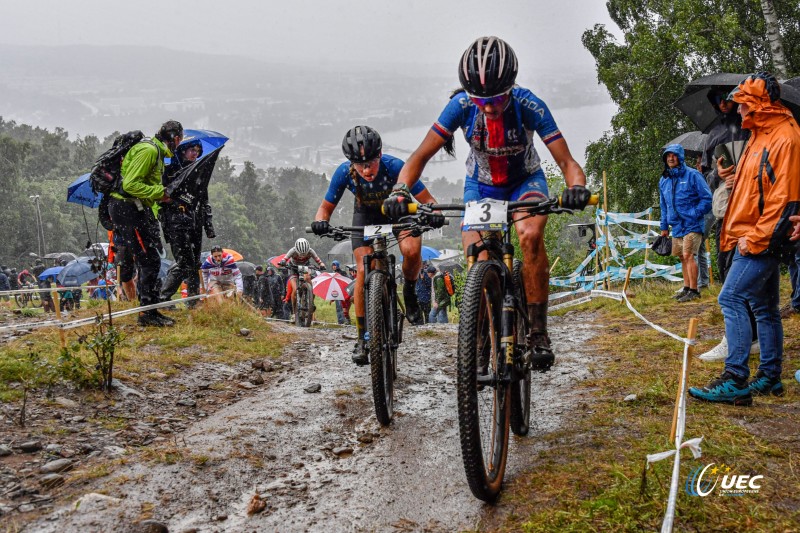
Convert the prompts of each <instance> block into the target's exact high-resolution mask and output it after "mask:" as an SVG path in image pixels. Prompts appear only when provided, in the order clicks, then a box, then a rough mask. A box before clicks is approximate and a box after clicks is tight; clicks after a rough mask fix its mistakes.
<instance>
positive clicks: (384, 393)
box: [306, 219, 433, 426]
mask: <svg viewBox="0 0 800 533" xmlns="http://www.w3.org/2000/svg"><path fill="white" fill-rule="evenodd" d="M430 229H433V228H431V227H430V226H427V225H426V224H425V222H424V220H419V219H417V220H413V221H411V222H401V223H398V224H383V225H373V226H339V227H331V229H330V232H329V233H328V234H327V235H323V236H324V237H329V238H332V239H333V240H335V241H343V240H345V239H349V238H350V235H351V233H353V232H359V233H360V232H362V231H363V232H364V236H365V237H366V238H370V239H374V240H373V244H372V249H373V252H372V253H371V254H367V255H365V256H364V305H365V307H366V332H365V335H364V340H365V341H366V342H367V349H368V351H369V364H370V374H371V378H372V397H373V399H374V401H375V416H376V418H377V419H378V422H379V423H380V424H381V425H384V426H387V425H389V424H390V423H391V421H392V417H393V416H394V382H395V379H397V348H398V346H399V345H400V343H401V342H403V319H404V318H405V307H404V306H403V305H402V303H401V302H400V301H399V300H398V298H397V280H396V279H395V276H394V272H395V265H396V263H397V259H396V258H395V256H394V254H392V253H389V248H390V246H391V245H390V241H392V240H397V237H395V236H394V235H395V234H396V233H399V232H401V231H406V230H411V232H412V234H420V235H421V234H422V233H423V232H425V231H428V230H430ZM306 232H307V233H312V231H311V228H306Z"/></svg>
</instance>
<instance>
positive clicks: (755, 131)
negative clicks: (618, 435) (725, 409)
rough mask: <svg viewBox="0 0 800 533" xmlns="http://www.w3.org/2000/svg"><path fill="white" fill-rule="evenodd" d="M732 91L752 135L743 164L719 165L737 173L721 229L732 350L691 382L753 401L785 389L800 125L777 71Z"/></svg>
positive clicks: (698, 394)
mask: <svg viewBox="0 0 800 533" xmlns="http://www.w3.org/2000/svg"><path fill="white" fill-rule="evenodd" d="M731 95H732V97H733V100H734V101H735V102H736V103H738V104H739V114H740V115H741V116H742V127H743V128H745V129H748V130H750V140H749V141H748V143H747V148H745V151H744V153H743V154H742V157H741V158H740V160H739V164H738V165H737V167H736V169H735V171H734V170H733V169H729V168H728V169H725V168H721V165H719V164H718V169H717V170H718V172H719V174H720V177H721V178H722V179H727V178H728V177H730V175H731V173H733V180H734V182H733V189H732V190H731V196H730V199H729V202H728V209H727V211H726V212H725V223H724V225H723V227H722V234H721V236H720V241H721V242H720V249H721V250H722V251H725V252H731V265H730V268H729V269H728V275H727V277H726V278H725V284H724V285H723V286H722V291H721V292H720V294H719V304H720V307H722V314H723V316H724V318H725V335H726V337H727V339H728V357H727V358H726V359H725V370H724V371H723V373H722V375H720V376H719V377H718V378H716V379H714V380H712V381H711V383H709V384H708V385H706V386H705V387H692V388H690V389H689V394H690V395H691V396H693V397H694V398H697V399H699V400H704V401H708V402H718V403H729V404H733V405H750V404H751V403H752V402H753V398H752V396H753V395H754V394H760V395H769V394H774V395H776V396H780V395H782V394H783V393H784V388H783V384H782V383H781V373H782V370H783V369H782V363H783V325H782V323H781V317H780V311H779V309H778V302H779V282H780V262H781V260H782V259H783V258H785V257H786V256H787V255H789V254H793V253H795V252H796V243H795V242H793V241H791V240H790V239H791V238H795V239H796V238H797V237H798V231H797V229H798V228H797V225H796V224H797V220H798V219H797V218H796V217H797V216H798V214H800V172H798V169H800V130H798V125H797V121H796V120H795V118H794V117H793V116H792V112H791V111H790V110H789V109H787V108H786V107H785V106H784V105H783V104H782V103H781V102H780V101H779V98H780V95H781V87H780V85H779V84H778V82H777V80H776V79H775V77H774V76H772V75H771V74H769V73H766V72H759V73H758V74H753V75H751V76H749V77H748V78H747V79H745V80H744V81H743V82H742V83H740V84H739V86H738V87H737V88H736V89H734V91H733V92H732V94H731ZM793 224H795V228H794V230H795V231H794V232H793V231H792V225H793ZM748 307H750V308H751V309H752V310H753V313H754V314H755V317H756V324H757V328H758V341H759V347H760V349H761V361H760V363H759V365H758V372H757V373H756V375H755V378H754V379H752V380H750V381H749V382H748V378H749V377H750V366H749V364H748V362H749V361H748V360H749V356H750V341H751V339H752V331H751V326H750V320H749V319H748V317H747V308H748Z"/></svg>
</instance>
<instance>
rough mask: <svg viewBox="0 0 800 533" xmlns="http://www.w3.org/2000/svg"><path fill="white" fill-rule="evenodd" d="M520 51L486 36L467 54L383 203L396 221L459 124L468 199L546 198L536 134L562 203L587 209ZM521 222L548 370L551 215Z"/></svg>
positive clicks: (538, 362)
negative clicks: (552, 165)
mask: <svg viewBox="0 0 800 533" xmlns="http://www.w3.org/2000/svg"><path fill="white" fill-rule="evenodd" d="M517 70H518V64H517V56H516V54H515V53H514V50H513V49H512V48H511V47H510V46H509V45H508V43H506V42H505V41H503V40H502V39H499V38H497V37H481V38H479V39H477V40H476V41H475V42H473V43H472V44H471V45H470V46H469V48H467V49H466V51H464V54H463V55H462V56H461V61H459V64H458V79H459V81H460V83H461V90H458V91H456V92H455V93H454V94H453V95H452V96H451V99H450V102H449V103H448V104H447V106H445V108H444V110H443V111H442V113H441V115H440V116H439V119H438V120H437V121H436V122H435V123H434V124H433V126H432V127H431V129H430V130H429V131H428V134H427V136H426V137H425V139H424V140H423V141H422V144H420V145H419V147H418V148H417V149H416V150H415V151H414V153H413V154H411V156H410V157H409V158H408V161H407V162H406V165H405V166H404V167H403V170H402V172H400V177H399V178H398V183H397V186H396V187H395V190H394V191H393V192H392V195H391V196H390V197H389V198H388V199H387V200H386V203H385V204H384V208H385V210H386V212H387V214H389V215H390V216H391V217H392V218H393V219H397V218H399V217H401V216H404V215H406V214H407V213H408V207H407V206H408V204H409V202H410V198H409V195H408V188H409V187H413V186H414V184H415V183H416V182H417V180H418V179H419V177H420V175H421V174H422V171H423V170H424V168H425V165H426V164H427V163H428V161H430V160H431V158H432V157H433V156H434V155H435V154H436V153H437V152H438V151H439V150H440V149H441V148H445V150H446V151H448V152H449V153H451V154H452V153H453V135H454V133H455V131H456V130H458V129H461V130H462V131H463V133H464V136H465V138H466V140H467V143H469V145H470V153H469V156H468V157H467V163H466V166H467V176H466V181H465V184H464V201H465V202H468V201H474V200H480V199H483V198H493V199H497V200H507V201H518V200H534V199H537V198H541V199H545V198H547V197H548V194H549V193H548V190H547V179H546V177H545V174H544V171H543V170H542V166H541V162H540V159H539V154H537V153H536V148H535V147H534V145H533V135H534V133H536V134H537V135H539V137H540V138H541V139H542V141H543V142H544V144H545V146H546V147H547V149H548V150H549V151H550V154H551V155H552V156H553V159H554V160H555V161H556V163H557V164H558V166H559V168H560V169H561V172H562V173H563V174H564V179H565V181H566V183H567V185H568V188H567V189H565V190H564V193H563V195H562V205H563V206H564V207H566V208H569V209H583V208H584V207H586V205H587V203H588V201H589V197H590V196H591V195H590V193H589V191H588V190H587V189H586V187H585V185H586V176H585V175H584V173H583V170H582V169H581V167H580V165H579V164H578V163H577V162H576V161H575V159H574V158H573V157H572V154H571V153H570V151H569V147H568V146H567V142H566V140H564V136H563V135H562V134H561V131H560V130H559V129H558V126H556V123H555V120H554V119H553V116H552V115H551V114H550V110H549V109H548V108H547V105H546V104H545V103H544V102H543V101H542V100H541V99H540V98H539V97H537V96H536V95H535V94H533V93H532V92H531V91H530V90H528V89H525V88H522V87H519V86H517V85H515V81H516V78H517ZM525 217H526V215H525V214H522V213H520V214H519V215H518V217H517V220H516V224H515V227H516V230H517V233H518V234H519V240H520V249H521V250H522V254H523V277H524V279H525V293H526V296H527V300H528V302H529V303H528V316H529V317H530V319H531V335H530V336H529V338H528V343H529V345H530V346H531V348H532V349H533V352H534V357H533V363H534V367H535V368H537V369H539V370H546V369H548V368H549V367H550V366H551V365H552V364H553V360H554V356H553V351H552V349H551V347H550V338H549V337H548V335H547V298H548V286H549V267H548V261H547V252H546V251H545V248H544V226H545V223H546V222H547V217H544V216H536V217H528V218H525ZM479 239H480V235H479V234H478V232H475V231H469V232H464V233H462V243H463V245H464V250H465V251H466V250H467V249H468V247H469V245H471V244H473V243H475V242H478V240H479Z"/></svg>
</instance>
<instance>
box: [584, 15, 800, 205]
mask: <svg viewBox="0 0 800 533" xmlns="http://www.w3.org/2000/svg"><path fill="white" fill-rule="evenodd" d="M606 5H607V7H608V12H609V15H610V16H611V19H612V20H613V21H614V22H615V23H616V24H617V26H619V28H620V30H621V31H622V33H623V40H622V41H619V40H617V39H616V38H615V36H614V35H613V34H612V33H611V32H610V31H609V30H608V29H607V28H606V27H605V26H603V25H601V24H598V25H595V26H594V28H592V29H591V30H587V31H586V32H585V33H584V34H583V44H584V46H585V47H586V48H587V49H588V50H589V51H590V52H591V54H592V55H593V56H594V58H595V61H596V64H597V77H598V81H599V82H600V83H602V84H603V85H605V86H606V88H607V89H608V92H609V94H610V96H611V99H612V100H613V101H614V102H615V103H616V104H617V105H618V106H619V111H618V113H617V114H616V115H615V116H614V118H613V119H612V122H611V129H610V130H609V131H607V132H606V133H605V134H604V135H603V137H602V138H601V139H600V140H598V141H596V142H594V143H592V144H590V145H589V147H588V149H587V163H586V168H587V170H588V173H589V174H591V175H593V176H594V177H595V179H596V180H597V179H598V178H599V177H600V176H601V175H602V172H603V171H606V172H607V175H608V186H609V201H610V202H611V206H610V207H611V208H613V209H617V210H623V211H636V210H639V209H643V208H646V207H649V206H653V205H658V201H657V199H658V178H659V176H660V174H661V171H662V168H663V163H662V162H661V157H660V154H661V148H662V147H663V146H664V145H665V144H666V143H667V142H668V141H669V140H670V139H672V138H674V137H676V136H678V135H680V134H681V133H685V132H688V131H692V130H694V129H695V127H694V125H693V124H692V123H691V122H690V121H689V120H688V119H687V118H686V117H684V116H683V115H682V114H681V113H680V111H678V110H677V109H676V108H674V107H673V106H672V104H673V102H675V100H677V99H678V98H679V97H680V95H681V94H682V93H683V88H684V86H685V85H686V84H687V83H688V82H689V81H691V80H693V79H696V78H699V77H701V76H704V75H708V74H712V73H715V72H738V73H742V74H743V75H744V74H747V73H750V72H754V71H758V70H772V68H773V64H772V57H771V55H770V49H769V43H768V41H767V38H766V26H765V23H764V17H763V15H762V11H761V1H760V0H669V1H667V0H608V1H607V2H606ZM773 6H774V8H775V12H776V14H777V18H778V20H779V21H780V32H781V37H782V38H783V47H784V51H785V55H786V61H787V69H788V76H789V77H792V76H796V75H797V74H798V73H800V22H798V21H800V3H798V2H797V1H796V0H774V1H773Z"/></svg>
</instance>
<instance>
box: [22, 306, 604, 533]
mask: <svg viewBox="0 0 800 533" xmlns="http://www.w3.org/2000/svg"><path fill="white" fill-rule="evenodd" d="M584 318H585V317H584ZM551 320H552V322H551V324H552V325H551V334H552V336H553V338H554V343H555V346H554V347H555V349H556V353H557V356H558V360H557V366H556V367H555V368H554V370H553V371H551V372H549V373H548V374H544V375H542V374H536V375H535V376H534V383H533V391H534V392H533V395H534V396H533V397H534V405H533V411H532V421H534V422H533V427H532V428H531V433H530V435H529V436H528V437H526V438H516V437H513V436H512V438H511V440H512V443H511V451H510V456H509V466H508V470H507V472H506V480H507V481H510V480H512V479H513V478H514V477H515V476H516V475H518V474H519V473H520V472H521V471H523V470H524V469H525V468H526V467H527V466H529V465H530V463H531V461H532V459H533V458H534V457H535V456H536V453H537V449H539V448H538V447H540V446H542V444H540V443H539V439H537V437H538V436H541V435H543V434H546V433H547V432H549V431H552V430H554V429H555V428H559V427H561V426H562V425H563V424H565V423H567V422H568V421H569V417H570V413H571V412H572V411H573V410H574V408H575V407H576V406H577V405H578V404H581V403H583V402H585V401H588V399H587V398H585V397H584V396H583V395H585V394H588V393H587V392H586V391H581V390H576V388H575V387H574V386H573V385H574V383H575V382H577V381H579V380H583V379H585V378H586V377H588V376H589V372H590V371H589V370H588V369H587V366H588V364H589V362H590V361H591V359H592V355H591V354H590V353H588V352H586V351H583V350H582V346H584V345H585V343H584V342H582V341H585V340H586V339H588V338H589V337H590V336H591V335H592V331H591V330H592V326H591V324H589V323H588V322H590V321H581V322H583V323H584V324H586V325H584V326H576V325H575V323H574V322H573V321H571V320H570V321H569V324H568V323H567V320H569V319H564V318H553V319H551ZM272 327H275V328H282V329H283V330H285V331H287V332H288V331H291V332H292V333H297V332H298V330H297V329H296V328H294V327H293V326H287V325H273V326H272ZM344 335H346V333H345V334H343V333H342V331H341V330H323V329H313V330H304V331H302V332H301V336H302V337H303V338H304V340H303V341H297V342H295V343H293V344H291V345H289V346H288V347H287V348H286V349H285V350H284V352H283V354H282V356H281V358H280V362H281V364H280V365H278V364H275V366H274V369H273V370H272V371H271V372H265V373H264V376H265V378H266V384H265V385H264V386H263V387H262V388H261V389H260V390H259V391H258V392H257V393H256V394H255V395H253V396H251V397H249V398H246V399H244V400H242V401H240V402H238V403H235V404H232V405H229V406H227V407H225V408H223V409H220V410H219V411H217V412H216V413H214V414H213V415H211V416H209V417H208V418H206V419H203V420H202V421H200V422H197V423H195V424H194V425H193V426H191V427H190V428H189V429H187V430H186V431H185V432H184V433H183V434H181V435H179V436H178V437H177V439H176V441H175V443H174V445H175V446H174V449H172V450H171V452H170V453H172V454H173V455H171V456H170V455H166V452H165V453H164V454H162V455H161V459H160V460H158V459H155V460H154V459H153V458H152V457H149V458H146V457H142V456H141V454H139V455H137V454H135V453H134V454H133V455H130V456H128V457H127V462H126V464H124V465H122V466H120V467H118V469H117V470H116V471H115V472H114V473H113V474H112V475H111V476H108V477H107V478H105V480H104V481H103V482H101V483H100V482H99V483H98V486H97V488H96V492H99V493H102V494H90V495H88V496H84V498H83V499H82V501H81V503H80V505H78V506H77V509H76V504H75V502H72V503H71V504H70V505H67V506H64V507H61V508H57V509H56V511H54V512H53V513H51V514H50V515H48V516H45V517H42V518H41V519H40V520H39V521H38V523H35V524H31V525H30V526H29V527H30V528H31V529H30V530H31V531H34V530H35V531H53V532H55V531H59V532H60V531H82V532H89V531H111V530H113V531H139V530H140V528H141V523H140V522H141V520H142V519H147V518H152V519H154V520H157V521H158V522H160V523H162V524H165V525H166V526H168V527H169V531H171V532H182V531H183V532H188V531H198V532H200V531H202V532H206V531H385V530H401V531H402V530H407V531H419V530H424V531H453V530H459V529H470V528H475V527H477V526H478V525H479V523H480V521H481V519H482V517H483V516H485V513H487V512H494V509H493V508H491V507H489V506H486V505H484V504H483V503H482V502H480V501H479V500H476V499H475V498H474V497H473V496H472V494H471V493H470V491H469V488H468V486H467V484H466V480H465V477H464V473H463V470H462V464H461V451H460V447H459V437H458V424H457V420H456V404H455V357H454V353H455V348H456V336H457V326H455V325H438V326H424V327H420V328H406V339H404V343H403V345H402V346H401V348H400V352H399V368H398V372H399V377H398V383H397V385H396V393H397V396H396V402H395V410H396V416H395V420H394V422H393V424H392V425H391V426H390V427H388V428H382V427H381V426H380V425H379V424H378V423H377V421H376V420H375V415H374V412H373V405H372V392H371V388H370V381H369V370H368V368H369V367H356V366H355V365H354V364H353V363H352V362H351V361H350V351H351V348H352V344H353V341H352V340H349V339H347V338H345V337H344ZM315 384H320V385H321V387H320V391H319V392H308V391H313V390H314V387H310V386H313V385H315ZM306 389H308V391H307V390H306ZM168 451H169V450H168ZM256 493H259V494H260V495H261V499H262V500H263V501H264V502H265V503H266V508H265V509H264V510H263V512H261V513H258V514H254V515H252V516H248V514H247V507H248V503H249V502H250V500H251V498H252V497H253V495H254V494H256ZM500 506H502V503H501V504H500Z"/></svg>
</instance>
